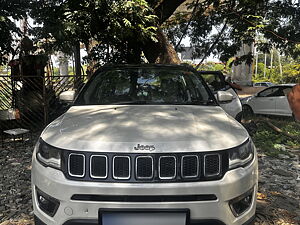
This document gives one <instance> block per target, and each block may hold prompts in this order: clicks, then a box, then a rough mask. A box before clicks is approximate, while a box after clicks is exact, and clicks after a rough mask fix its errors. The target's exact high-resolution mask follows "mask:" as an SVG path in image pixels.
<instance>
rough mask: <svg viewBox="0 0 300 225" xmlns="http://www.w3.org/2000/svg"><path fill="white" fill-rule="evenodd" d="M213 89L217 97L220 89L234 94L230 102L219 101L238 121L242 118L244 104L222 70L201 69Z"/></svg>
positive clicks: (202, 74)
mask: <svg viewBox="0 0 300 225" xmlns="http://www.w3.org/2000/svg"><path fill="white" fill-rule="evenodd" d="M199 73H200V74H201V76H202V77H203V79H204V80H205V82H206V83H207V84H208V86H209V88H210V89H211V91H212V92H213V93H214V95H215V97H216V98H217V92H218V91H226V92H229V93H230V94H231V95H232V96H233V100H232V101H229V102H219V104H220V106H221V107H222V109H223V110H224V111H225V112H226V113H228V114H229V115H230V116H232V117H233V118H235V119H236V120H237V121H239V122H240V121H241V119H242V104H241V101H240V99H239V96H238V95H237V93H236V91H235V90H234V89H233V88H232V87H231V86H230V85H229V83H228V82H227V81H225V76H224V75H223V74H222V72H221V71H200V72H199Z"/></svg>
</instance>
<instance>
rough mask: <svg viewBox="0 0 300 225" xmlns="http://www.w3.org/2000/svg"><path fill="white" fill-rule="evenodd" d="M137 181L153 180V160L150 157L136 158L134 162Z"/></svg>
mask: <svg viewBox="0 0 300 225" xmlns="http://www.w3.org/2000/svg"><path fill="white" fill-rule="evenodd" d="M135 172H136V178H137V179H152V178H153V158H152V157H151V156H138V157H136V162H135Z"/></svg>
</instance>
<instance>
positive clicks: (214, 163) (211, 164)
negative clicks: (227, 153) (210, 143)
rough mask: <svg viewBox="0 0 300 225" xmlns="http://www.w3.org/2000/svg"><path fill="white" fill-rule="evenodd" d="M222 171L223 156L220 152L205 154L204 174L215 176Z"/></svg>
mask: <svg viewBox="0 0 300 225" xmlns="http://www.w3.org/2000/svg"><path fill="white" fill-rule="evenodd" d="M220 173H221V156H220V155H219V154H207V155H205V156H204V176H206V177H213V176H218V175H219V174H220Z"/></svg>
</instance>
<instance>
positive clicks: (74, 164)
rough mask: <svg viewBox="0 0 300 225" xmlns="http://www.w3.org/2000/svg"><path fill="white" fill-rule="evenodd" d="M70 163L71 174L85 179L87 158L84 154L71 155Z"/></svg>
mask: <svg viewBox="0 0 300 225" xmlns="http://www.w3.org/2000/svg"><path fill="white" fill-rule="evenodd" d="M68 161H69V162H68V165H69V169H68V170H69V174H70V175H71V176H73V177H84V174H85V156H84V155H83V154H77V153H71V154H70V155H69V160H68Z"/></svg>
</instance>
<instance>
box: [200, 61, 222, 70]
mask: <svg viewBox="0 0 300 225" xmlns="http://www.w3.org/2000/svg"><path fill="white" fill-rule="evenodd" d="M224 69H225V65H224V64H220V63H214V62H208V63H205V64H201V65H200V66H199V68H198V70H202V71H207V70H208V71H223V70H224Z"/></svg>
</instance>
